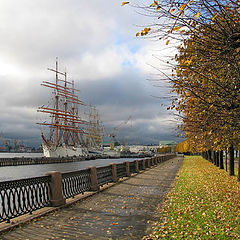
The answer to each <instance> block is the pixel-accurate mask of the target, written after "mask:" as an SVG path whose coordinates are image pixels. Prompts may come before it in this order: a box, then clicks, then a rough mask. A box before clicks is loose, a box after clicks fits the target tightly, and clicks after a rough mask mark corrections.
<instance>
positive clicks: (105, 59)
mask: <svg viewBox="0 0 240 240" xmlns="http://www.w3.org/2000/svg"><path fill="white" fill-rule="evenodd" d="M121 2H122V1H121V0H114V1H112V0H106V1H103V0H91V1H79V0H34V1H32V0H21V1H20V0H7V1H6V0H0V83H1V85H0V97H1V101H0V108H1V113H0V132H1V133H2V134H3V135H4V137H5V138H9V139H19V138H22V139H23V141H24V143H25V144H26V145H29V146H38V145H40V144H41V137H40V135H41V131H42V129H41V127H39V126H38V125H36V124H35V123H36V122H38V121H40V117H39V114H38V113H37V111H36V110H37V108H38V107H39V106H42V105H43V104H47V102H48V97H49V89H44V88H43V87H42V86H40V84H41V82H42V81H45V80H52V79H53V78H54V75H53V74H52V73H51V72H49V71H47V68H48V67H54V63H55V58H56V57H58V59H59V65H60V69H61V70H63V71H65V70H66V71H67V72H68V76H69V78H70V79H74V80H75V82H76V86H77V88H78V89H80V92H79V98H80V99H82V100H83V101H84V102H86V103H87V104H93V105H96V107H97V109H98V110H99V112H100V117H101V120H102V121H103V123H104V125H105V126H106V129H107V130H108V131H109V132H110V131H111V130H112V129H113V127H116V126H118V125H119V124H121V123H122V122H124V121H125V120H126V119H128V117H129V116H131V120H130V121H129V122H128V124H126V126H124V128H122V130H121V131H120V132H119V139H120V140H121V139H122V137H123V136H125V138H126V139H128V140H129V142H130V143H135V142H140V143H148V144H149V143H158V142H159V140H175V139H176V131H175V129H176V123H174V122H173V121H172V119H173V116H172V115H171V114H170V113H169V111H167V110H166V108H167V106H162V105H161V104H165V105H166V104H167V100H166V98H167V97H168V96H169V94H168V92H169V88H168V87H167V86H166V83H165V82H152V81H148V79H151V80H153V79H156V78H159V77H161V76H159V72H158V71H157V70H156V69H155V68H158V69H161V70H163V71H167V68H166V66H165V64H164V63H163V62H164V61H165V60H166V56H169V55H171V54H174V49H170V48H169V47H166V45H165V43H164V42H160V41H156V40H151V39H144V40H143V39H139V38H136V37H135V34H136V32H138V31H139V30H140V29H141V27H139V26H143V25H144V24H146V23H149V22H151V19H149V18H146V17H144V16H142V15H140V14H138V13H137V12H136V11H135V10H134V9H133V8H132V7H130V6H124V7H121ZM135 2H136V1H135ZM159 59H160V60H159ZM153 85H157V87H154V86H153ZM153 96H155V97H153ZM0 144H1V145H2V142H0Z"/></svg>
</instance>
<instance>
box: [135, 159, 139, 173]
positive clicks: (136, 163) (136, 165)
mask: <svg viewBox="0 0 240 240" xmlns="http://www.w3.org/2000/svg"><path fill="white" fill-rule="evenodd" d="M134 163H135V171H136V172H137V173H138V172H139V162H138V160H135V161H134Z"/></svg>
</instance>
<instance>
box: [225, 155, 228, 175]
mask: <svg viewBox="0 0 240 240" xmlns="http://www.w3.org/2000/svg"><path fill="white" fill-rule="evenodd" d="M225 165H226V172H227V170H228V152H227V151H225Z"/></svg>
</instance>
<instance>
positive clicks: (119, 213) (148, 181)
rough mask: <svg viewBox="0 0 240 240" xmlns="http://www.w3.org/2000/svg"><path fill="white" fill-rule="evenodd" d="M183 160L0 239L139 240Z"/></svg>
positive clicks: (140, 175) (146, 172)
mask: <svg viewBox="0 0 240 240" xmlns="http://www.w3.org/2000/svg"><path fill="white" fill-rule="evenodd" d="M182 160H183V158H177V157H176V158H174V159H171V160H168V161H167V162H164V163H163V164H160V165H159V166H157V167H153V168H151V169H149V170H147V171H145V172H143V173H141V174H138V175H136V176H134V177H132V178H130V179H128V180H126V181H123V182H121V183H119V184H116V185H114V186H112V187H110V188H108V189H106V190H104V191H102V192H99V193H97V194H95V195H93V196H91V197H89V198H87V199H84V200H81V201H79V202H77V203H75V204H73V205H71V206H69V207H65V208H62V209H61V210H58V211H55V212H53V213H49V214H48V215H46V216H44V217H41V218H39V219H36V220H34V221H32V222H30V223H27V224H24V225H22V226H20V227H18V228H15V229H13V230H11V231H10V232H7V233H4V234H3V235H0V239H2V240H4V239H14V240H17V239H30V240H34V239H36V240H40V239H66V240H69V239H96V240H98V239H99V240H100V239H141V238H142V237H143V236H144V235H146V234H148V233H150V232H151V226H152V224H153V223H154V222H156V221H157V220H158V218H159V216H158V211H157V207H158V205H159V204H161V203H162V201H163V198H164V195H165V194H166V193H167V192H168V191H169V189H170V186H171V184H172V182H173V180H174V179H175V177H176V174H177V172H178V170H179V168H180V166H181V163H182Z"/></svg>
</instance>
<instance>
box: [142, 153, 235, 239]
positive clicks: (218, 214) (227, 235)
mask: <svg viewBox="0 0 240 240" xmlns="http://www.w3.org/2000/svg"><path fill="white" fill-rule="evenodd" d="M160 216H162V217H161V220H160V222H159V224H158V225H157V226H156V228H155V230H154V232H153V233H152V235H150V236H148V237H145V239H240V183H239V182H237V178H236V177H230V176H229V175H228V173H227V172H226V171H224V170H220V169H218V168H217V167H216V166H214V165H213V164H211V163H209V162H208V161H207V160H204V159H203V158H202V157H199V156H189V157H186V158H185V160H184V162H183V166H182V168H181V170H180V172H179V177H178V178H177V181H176V185H175V188H174V190H173V191H172V192H171V193H170V194H169V196H168V198H167V200H166V202H165V206H164V207H163V209H162V210H161V213H160Z"/></svg>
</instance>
